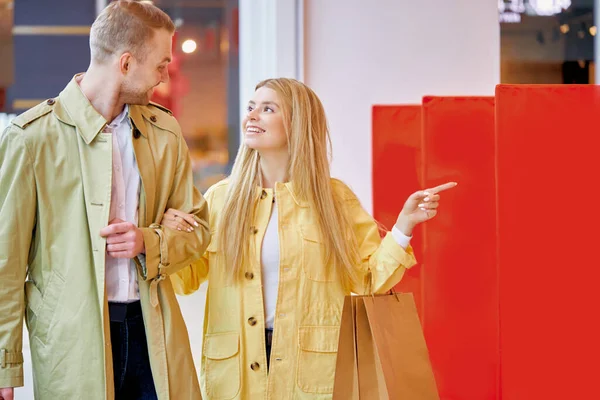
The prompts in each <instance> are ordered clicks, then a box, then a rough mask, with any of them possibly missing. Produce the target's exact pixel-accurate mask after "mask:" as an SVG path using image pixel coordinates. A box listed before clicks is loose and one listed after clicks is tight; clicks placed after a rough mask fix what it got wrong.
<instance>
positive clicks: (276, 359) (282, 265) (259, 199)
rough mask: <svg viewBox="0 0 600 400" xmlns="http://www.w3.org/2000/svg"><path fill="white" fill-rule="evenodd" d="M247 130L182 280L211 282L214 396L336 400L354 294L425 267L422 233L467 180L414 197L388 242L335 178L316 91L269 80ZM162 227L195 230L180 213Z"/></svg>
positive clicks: (189, 284)
mask: <svg viewBox="0 0 600 400" xmlns="http://www.w3.org/2000/svg"><path fill="white" fill-rule="evenodd" d="M243 130H244V140H243V143H242V145H241V148H240V151H239V153H238V156H237V159H236V161H235V164H234V167H233V171H232V174H231V176H230V177H229V178H228V179H226V180H224V181H222V182H220V183H217V184H216V185H214V186H213V187H211V188H210V189H209V190H208V192H207V193H206V200H207V202H208V204H209V210H210V218H209V221H210V225H211V232H212V241H211V244H210V245H209V247H208V250H207V252H206V253H205V254H204V256H203V258H202V259H201V260H200V261H198V262H196V263H194V264H192V265H190V266H189V267H187V268H184V269H183V270H181V271H180V272H178V273H177V274H176V275H172V277H171V281H172V282H173V285H174V287H175V291H176V292H178V293H180V294H189V293H192V292H194V291H195V290H197V289H198V287H199V286H200V284H201V283H202V282H203V281H205V280H207V279H208V282H209V284H208V295H207V305H206V315H205V321H204V348H203V355H202V362H201V374H200V378H201V387H202V392H203V396H204V398H206V399H266V398H270V399H291V398H294V399H328V398H331V395H332V392H333V382H334V373H335V364H336V354H337V343H338V335H339V326H340V318H341V313H342V305H343V301H344V296H345V295H348V294H350V293H351V292H354V293H364V292H366V291H368V290H372V291H373V292H385V291H387V290H389V289H390V288H392V287H393V286H394V285H396V284H397V283H398V282H399V281H400V279H401V278H402V275H403V274H404V271H405V269H406V268H410V267H411V266H413V265H414V264H415V258H414V256H413V252H412V249H411V248H410V246H409V241H410V237H411V234H412V230H413V228H414V226H415V225H417V224H419V223H421V222H424V221H427V220H429V219H431V218H433V217H434V216H435V215H436V213H437V208H438V203H439V199H440V196H439V194H438V193H439V192H441V191H442V190H445V189H448V188H451V187H454V186H455V185H456V184H455V183H448V184H445V185H442V186H439V187H437V188H434V189H430V190H427V191H419V192H416V193H414V194H412V195H411V196H410V197H409V198H408V200H407V201H406V203H405V204H404V207H403V209H402V211H401V213H400V215H399V216H398V220H397V222H396V225H395V227H394V229H393V231H392V232H389V233H388V234H387V236H386V237H385V238H384V239H383V240H381V238H380V235H379V230H378V225H377V223H376V222H375V221H374V220H373V218H372V217H371V216H370V215H369V214H368V213H367V212H366V211H365V210H364V209H363V208H362V207H361V205H360V203H359V201H358V199H357V197H356V196H355V194H354V193H353V192H352V191H351V190H350V189H349V188H348V187H347V186H346V185H345V184H343V183H342V182H340V181H338V180H335V179H332V178H331V177H330V172H329V162H328V157H327V150H328V146H327V145H328V142H329V134H328V130H327V123H326V119H325V112H324V109H323V106H322V104H321V102H320V100H319V98H318V97H317V96H316V95H315V93H314V92H313V91H312V90H311V89H310V88H308V87H307V86H305V85H304V84H302V83H300V82H298V81H295V80H292V79H269V80H266V81H264V82H261V83H260V84H258V86H257V87H256V92H255V93H254V96H253V98H252V100H251V101H250V102H249V104H248V109H247V115H246V117H245V119H244V121H243ZM186 221H187V222H186ZM162 223H163V224H164V225H165V226H167V227H169V228H172V229H179V230H183V231H185V230H191V229H193V226H194V220H193V217H192V216H189V215H186V214H184V213H182V212H180V211H178V210H173V209H169V210H168V211H167V213H166V214H165V216H164V219H163V222H162ZM368 273H372V279H370V281H371V282H372V287H371V288H366V287H365V282H366V281H367V279H366V277H367V274H368Z"/></svg>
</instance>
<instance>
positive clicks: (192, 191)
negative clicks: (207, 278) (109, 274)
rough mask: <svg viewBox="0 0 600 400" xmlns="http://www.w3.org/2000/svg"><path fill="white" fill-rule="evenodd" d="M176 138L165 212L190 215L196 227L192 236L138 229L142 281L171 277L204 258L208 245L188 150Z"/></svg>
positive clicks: (152, 227) (155, 228) (204, 216)
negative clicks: (141, 246)
mask: <svg viewBox="0 0 600 400" xmlns="http://www.w3.org/2000/svg"><path fill="white" fill-rule="evenodd" d="M178 138H179V139H178V160H177V167H176V171H175V177H174V180H173V184H172V187H171V192H170V195H169V199H168V201H167V205H166V208H167V209H168V208H175V209H177V210H181V211H183V212H185V213H188V214H193V215H194V216H195V220H196V222H197V223H198V225H199V226H198V227H196V228H195V229H194V232H192V233H188V232H184V231H177V230H172V229H167V228H164V227H162V226H161V225H159V224H152V225H150V226H149V227H147V228H140V229H141V231H142V233H143V235H144V245H145V247H146V256H145V258H146V259H145V263H141V265H142V268H141V269H142V271H141V274H142V277H143V278H144V280H151V279H154V278H155V277H157V276H158V275H161V276H162V275H170V274H173V273H175V272H177V271H178V270H179V269H181V268H183V267H185V266H188V265H190V264H191V263H192V262H193V261H195V260H197V259H198V258H200V257H201V256H202V254H204V251H205V250H206V247H207V246H208V243H209V241H210V228H209V223H208V207H207V204H206V200H205V199H204V197H203V196H202V195H201V194H200V192H199V191H198V189H196V187H195V186H194V178H193V175H192V164H191V160H190V156H189V151H188V147H187V145H186V143H185V141H184V140H183V137H182V135H179V136H178ZM144 264H145V265H144Z"/></svg>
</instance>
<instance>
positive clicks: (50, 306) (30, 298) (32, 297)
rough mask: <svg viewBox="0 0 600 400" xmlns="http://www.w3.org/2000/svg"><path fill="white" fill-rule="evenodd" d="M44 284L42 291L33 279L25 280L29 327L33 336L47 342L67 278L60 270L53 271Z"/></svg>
mask: <svg viewBox="0 0 600 400" xmlns="http://www.w3.org/2000/svg"><path fill="white" fill-rule="evenodd" d="M44 286H45V287H44V291H43V293H42V292H41V291H40V289H39V288H38V286H37V285H36V284H35V283H34V282H33V281H31V280H28V281H26V282H25V296H26V298H27V328H28V329H29V332H30V334H31V335H32V336H34V337H37V338H38V339H39V340H40V341H41V342H42V343H44V344H46V342H47V339H48V332H49V331H50V328H51V326H52V322H53V320H54V312H55V310H56V307H57V306H58V302H59V299H60V295H61V293H62V292H63V289H64V286H65V279H64V278H63V277H62V276H61V275H60V274H59V273H58V272H52V273H51V275H50V279H48V283H47V284H46V285H44Z"/></svg>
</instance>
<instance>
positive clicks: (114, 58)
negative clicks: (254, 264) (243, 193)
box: [0, 0, 209, 400]
mask: <svg viewBox="0 0 600 400" xmlns="http://www.w3.org/2000/svg"><path fill="white" fill-rule="evenodd" d="M173 32H174V25H173V22H172V21H171V20H170V18H169V17H168V16H167V15H166V14H165V13H163V12H162V11H161V10H159V9H158V8H156V7H154V6H152V5H150V4H145V3H138V2H134V1H129V0H118V1H115V2H112V3H111V4H110V5H109V6H108V7H107V8H106V9H105V10H104V11H103V12H102V13H101V15H99V16H98V18H97V19H96V21H95V22H94V24H93V25H92V29H91V33H90V48H91V56H92V59H91V63H90V67H89V68H88V70H87V72H86V73H85V74H80V75H76V76H75V77H74V78H73V80H72V81H71V82H70V83H69V84H68V85H67V87H66V88H65V89H64V90H63V91H62V92H61V93H60V95H59V96H58V97H57V98H55V99H49V100H48V101H46V102H44V103H43V104H40V105H38V106H36V107H34V108H33V109H31V110H29V111H27V112H25V113H24V114H22V115H20V116H19V117H17V118H15V119H14V120H13V122H12V125H11V126H9V127H8V128H7V130H6V132H5V134H4V135H3V137H2V139H1V141H0V221H2V223H1V224H0V303H1V304H2V307H1V310H0V398H4V399H12V397H13V389H12V388H14V387H17V386H22V385H23V366H22V363H23V356H22V352H21V350H22V320H23V312H25V315H26V321H27V326H28V329H29V336H30V343H31V353H32V365H33V372H34V391H35V396H36V399H112V398H117V399H156V398H158V399H176V400H181V399H199V398H200V391H199V386H198V381H197V377H196V371H195V369H194V363H193V360H192V355H191V351H190V345H189V339H188V335H187V330H186V327H185V325H184V321H183V318H182V316H181V312H180V310H179V306H178V303H177V300H176V297H175V295H174V292H173V289H172V286H171V282H170V279H165V278H168V276H169V275H170V274H172V273H174V272H175V271H177V270H178V269H180V268H182V267H184V266H186V265H188V264H189V263H190V262H191V261H193V260H195V259H196V258H199V257H200V256H201V255H202V254H203V253H204V250H205V248H206V246H207V245H208V242H209V228H208V223H207V217H208V213H207V206H206V203H205V201H204V199H203V198H202V196H201V195H200V193H199V192H198V191H197V190H196V189H195V188H194V185H193V181H192V170H191V162H190V159H189V155H188V149H187V146H186V144H185V142H184V139H183V137H182V135H181V130H180V128H179V125H178V124H177V121H176V120H175V119H174V118H173V117H172V116H171V115H170V113H169V111H168V110H166V109H163V108H162V107H160V106H158V105H155V104H150V103H149V100H150V97H151V95H152V92H153V90H154V88H155V87H156V86H157V85H159V84H160V83H161V82H165V81H167V80H168V72H167V65H168V63H169V62H170V60H171V38H172V35H173ZM168 208H176V209H180V210H186V212H189V213H191V214H193V215H194V217H195V218H194V221H191V222H192V223H194V224H195V225H197V226H198V228H197V229H196V230H194V232H193V233H188V232H185V231H179V230H170V229H167V228H163V227H162V226H160V225H158V222H159V221H160V220H161V218H162V215H163V212H164V210H166V209H168ZM23 285H24V286H23Z"/></svg>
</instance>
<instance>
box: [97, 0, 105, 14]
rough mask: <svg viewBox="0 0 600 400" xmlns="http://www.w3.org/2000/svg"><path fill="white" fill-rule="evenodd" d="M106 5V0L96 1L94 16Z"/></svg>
mask: <svg viewBox="0 0 600 400" xmlns="http://www.w3.org/2000/svg"><path fill="white" fill-rule="evenodd" d="M107 5H108V0H96V16H98V14H100V13H101V12H102V10H104V8H105V7H106V6H107Z"/></svg>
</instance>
